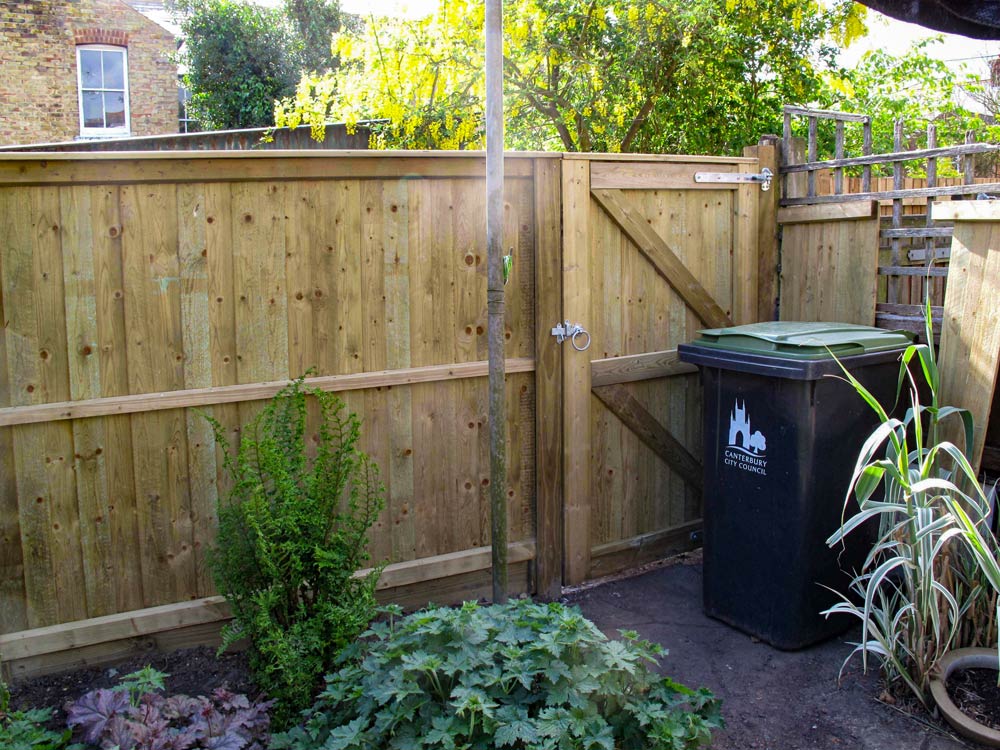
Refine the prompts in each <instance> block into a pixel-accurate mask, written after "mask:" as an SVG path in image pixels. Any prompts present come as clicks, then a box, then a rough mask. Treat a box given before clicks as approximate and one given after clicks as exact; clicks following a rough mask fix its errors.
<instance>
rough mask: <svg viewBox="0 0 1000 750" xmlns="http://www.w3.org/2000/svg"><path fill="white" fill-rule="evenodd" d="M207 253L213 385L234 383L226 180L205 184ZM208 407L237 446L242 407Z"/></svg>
mask: <svg viewBox="0 0 1000 750" xmlns="http://www.w3.org/2000/svg"><path fill="white" fill-rule="evenodd" d="M205 252H206V253H207V254H208V257H207V260H208V265H207V269H206V270H207V273H208V282H207V283H208V304H209V307H208V346H209V355H210V356H211V366H212V385H235V384H236V383H237V382H239V377H238V372H237V355H236V289H235V287H234V278H235V277H234V267H233V266H234V254H233V205H232V188H231V186H230V185H229V184H227V183H221V182H215V183H208V184H206V185H205ZM206 411H207V413H209V414H210V415H211V416H212V418H213V419H215V420H216V422H217V423H218V426H219V429H220V430H221V432H222V434H223V436H224V438H225V441H226V442H227V443H228V445H229V448H230V449H231V450H235V448H236V445H237V444H238V442H239V436H240V419H239V406H238V405H237V404H220V405H217V406H213V407H212V408H211V409H208V410H206ZM216 443H217V444H216V451H215V464H216V492H217V493H218V496H219V497H225V496H226V495H227V494H228V493H229V491H230V490H231V488H232V482H231V480H230V478H229V476H228V474H227V473H226V470H225V467H224V458H223V450H224V448H223V446H222V445H219V444H218V441H216ZM196 541H197V540H196Z"/></svg>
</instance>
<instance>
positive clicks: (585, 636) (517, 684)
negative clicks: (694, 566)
mask: <svg viewBox="0 0 1000 750" xmlns="http://www.w3.org/2000/svg"><path fill="white" fill-rule="evenodd" d="M395 614H398V610H396V611H395ZM622 635H623V637H624V639H625V640H623V641H611V640H608V639H607V638H606V637H605V636H604V635H603V634H602V633H601V632H600V631H599V630H598V629H597V627H596V626H595V625H594V624H593V623H592V622H590V621H589V620H587V619H586V618H584V617H583V615H581V614H580V612H579V610H577V609H574V608H568V607H564V606H562V605H560V604H535V603H533V602H531V601H530V600H527V599H521V600H515V601H511V602H508V603H507V604H503V605H493V606H488V607H480V606H478V605H476V604H475V603H472V602H467V603H466V604H465V605H463V606H462V607H461V608H458V609H450V608H431V609H427V610H424V611H421V612H417V613H415V614H412V615H410V616H408V617H405V618H403V619H401V620H396V619H395V618H394V617H393V618H390V619H389V620H388V621H383V622H379V623H376V624H375V625H374V626H373V627H372V628H371V629H370V630H369V631H368V632H367V633H365V637H366V640H364V641H363V642H359V643H358V644H357V645H356V646H354V647H353V648H352V649H351V650H350V651H348V652H345V654H344V655H343V656H342V658H341V660H340V663H341V668H340V669H339V671H337V672H336V673H334V674H332V675H330V676H329V677H327V685H326V690H325V691H324V692H323V693H321V694H320V696H319V698H318V699H317V702H316V704H315V705H314V706H313V707H312V709H311V710H310V711H308V712H307V713H306V714H305V723H304V725H303V726H299V727H296V728H294V729H292V730H291V731H289V732H287V733H286V734H284V735H279V736H276V737H275V738H274V739H273V743H272V748H274V750H281V749H284V750H318V749H319V748H323V750H348V749H350V750H355V749H356V750H362V749H364V750H370V749H374V748H391V749H396V748H400V749H402V748H413V747H437V748H441V749H442V750H455V749H456V748H469V749H470V750H487V749H490V750H492V749H493V748H503V747H513V748H519V749H520V748H523V749H524V750H529V749H530V750H536V749H537V750H543V749H544V750H555V748H559V750H571V749H576V748H581V749H582V748H594V749H598V748H600V749H602V750H631V749H633V748H634V749H635V750H638V749H639V748H644V749H645V748H663V749H667V748H694V747H698V746H700V745H703V744H706V743H707V742H708V741H709V739H710V732H711V730H712V729H714V728H717V727H721V726H722V719H721V717H720V714H719V702H718V701H717V700H716V699H715V698H714V697H713V696H712V694H711V693H710V692H708V691H707V690H704V689H701V690H692V689H690V688H687V687H684V686H683V685H680V684H678V683H676V682H674V681H673V680H671V679H669V678H667V677H660V676H658V675H656V674H655V673H654V672H653V671H652V670H651V669H650V665H651V664H655V663H656V658H657V657H658V656H660V655H662V654H663V653H665V652H664V651H663V649H662V648H661V647H660V646H657V645H655V644H651V643H648V642H646V641H642V640H639V639H638V635H637V634H636V633H634V632H623V633H622Z"/></svg>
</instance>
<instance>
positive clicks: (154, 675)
mask: <svg viewBox="0 0 1000 750" xmlns="http://www.w3.org/2000/svg"><path fill="white" fill-rule="evenodd" d="M169 676H170V675H168V674H164V673H163V672H161V671H160V670H158V669H155V668H153V667H151V666H149V665H148V664H147V665H146V666H145V667H143V668H142V669H140V670H138V671H136V672H131V673H129V674H127V675H125V676H124V677H122V678H121V680H119V681H118V684H117V685H116V686H115V687H113V688H112V690H114V691H115V692H119V693H127V694H128V700H129V703H131V704H132V705H133V706H137V705H139V699H140V698H141V697H142V696H143V695H145V694H146V693H155V692H157V691H158V690H166V688H167V684H166V679H167V677H169Z"/></svg>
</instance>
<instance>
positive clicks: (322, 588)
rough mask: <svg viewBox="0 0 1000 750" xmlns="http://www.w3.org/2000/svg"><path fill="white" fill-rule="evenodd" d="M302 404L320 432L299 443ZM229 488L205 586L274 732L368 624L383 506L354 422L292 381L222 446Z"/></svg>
mask: <svg viewBox="0 0 1000 750" xmlns="http://www.w3.org/2000/svg"><path fill="white" fill-rule="evenodd" d="M307 398H312V399H315V401H316V402H317V403H318V406H319V416H320V420H319V424H318V427H317V429H316V432H315V434H314V435H312V436H310V437H309V438H308V442H309V443H313V445H312V450H311V451H310V450H309V448H308V447H307V435H306V414H307ZM212 425H213V427H214V429H215V434H216V438H217V439H218V440H219V442H220V443H221V444H222V446H223V448H224V450H225V455H226V458H225V467H226V470H227V471H228V473H229V474H230V476H231V478H232V481H233V488H232V491H231V493H230V495H229V498H228V500H224V501H220V503H219V531H218V536H217V539H216V543H215V545H214V546H213V548H212V549H211V550H210V553H209V558H208V561H209V565H210V567H211V570H212V573H213V576H214V579H215V584H216V587H217V588H218V590H219V592H220V593H221V594H223V595H224V596H225V597H226V599H227V600H228V601H229V604H230V606H231V607H232V611H233V622H232V624H231V626H229V627H228V628H226V630H225V632H224V641H223V648H224V647H225V646H227V645H229V644H231V643H232V642H234V641H236V640H238V639H240V638H243V637H246V638H249V640H250V646H251V648H250V665H251V668H252V670H253V672H254V676H255V678H256V680H257V683H258V684H259V685H260V686H261V688H263V689H264V690H265V691H266V692H267V693H268V694H269V695H270V696H271V697H272V698H274V699H276V700H277V702H278V705H277V707H276V710H275V714H274V720H275V723H276V725H278V726H281V725H282V724H283V723H284V722H287V721H289V720H290V719H292V718H293V717H294V716H296V715H297V714H298V712H299V711H301V710H302V709H304V708H306V707H307V706H308V705H309V704H310V703H311V701H312V699H313V696H314V695H315V694H316V691H317V690H318V689H319V688H320V686H321V684H322V678H323V674H324V673H325V672H326V671H328V670H329V669H330V668H331V667H332V666H333V663H334V659H335V657H336V656H337V654H338V653H339V652H340V650H341V649H343V648H344V647H345V646H346V645H348V644H349V643H351V642H352V641H353V640H354V639H355V638H356V637H357V635H358V634H359V633H360V632H361V631H362V630H364V629H365V628H366V627H367V626H368V623H369V622H371V619H372V617H373V616H374V614H375V607H376V603H375V596H374V592H375V584H376V582H377V580H378V576H379V574H380V572H381V569H380V568H375V569H374V570H373V571H372V572H370V573H369V574H368V575H365V576H355V573H356V572H357V571H358V570H359V569H360V568H361V567H362V566H363V564H364V563H365V562H366V561H367V560H368V554H367V533H368V529H369V528H370V527H371V525H372V523H373V522H374V520H375V517H376V515H377V514H378V513H379V511H380V510H381V509H382V507H383V487H382V484H381V482H380V481H379V479H378V469H377V467H376V466H375V465H374V464H373V463H372V462H371V461H369V459H368V457H367V456H366V455H365V454H364V453H362V452H361V451H360V450H359V449H358V446H357V443H358V438H359V435H360V421H359V420H358V418H357V416H356V415H354V414H350V413H347V412H346V409H345V407H344V404H343V402H342V401H341V400H340V399H339V398H337V397H336V396H335V395H334V394H332V393H325V392H323V391H319V390H317V389H311V388H307V387H305V385H304V382H303V378H299V379H298V380H295V381H293V382H292V383H291V384H290V385H288V386H287V387H286V388H284V389H282V390H281V391H280V392H279V393H278V394H277V395H276V396H275V397H274V399H273V400H272V401H271V402H270V403H269V404H268V405H267V407H265V408H264V410H263V411H262V412H261V414H260V415H259V416H258V417H257V418H256V419H255V420H254V421H253V422H251V423H250V424H249V425H247V426H246V427H245V428H244V430H243V437H242V440H241V442H240V446H239V451H238V453H236V455H234V454H233V452H232V451H231V450H230V449H229V446H228V445H227V443H226V439H225V436H224V434H223V431H222V427H221V425H219V424H218V423H217V422H215V421H214V420H213V421H212Z"/></svg>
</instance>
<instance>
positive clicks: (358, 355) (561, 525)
mask: <svg viewBox="0 0 1000 750" xmlns="http://www.w3.org/2000/svg"><path fill="white" fill-rule="evenodd" d="M757 166H758V163H757V160H756V159H752V158H746V159H711V158H705V157H698V158H696V159H694V158H690V157H688V158H685V157H649V158H642V157H630V158H618V157H614V156H589V157H587V156H574V157H573V158H570V157H569V156H568V155H567V156H566V157H565V158H563V156H562V155H559V154H519V155H511V156H510V157H509V158H507V160H506V186H505V210H506V219H505V232H504V234H505V245H506V247H508V248H510V251H511V252H512V253H513V256H514V265H513V272H512V277H511V281H510V283H509V284H508V286H507V323H506V327H507V342H506V351H507V357H508V360H507V370H508V373H509V375H508V379H507V383H508V385H507V395H508V404H509V405H508V415H509V416H508V424H507V434H508V439H509V446H510V447H509V453H508V456H509V457H508V478H507V485H506V488H505V489H506V491H507V496H508V499H509V502H508V514H509V518H510V532H511V533H510V538H511V540H512V543H511V551H510V559H511V561H512V570H511V581H512V588H513V590H514V591H530V592H537V593H541V594H543V595H553V594H556V593H558V591H559V587H560V585H561V584H562V583H564V582H577V581H580V580H583V579H585V578H587V577H592V576H596V575H601V574H604V573H605V572H612V571H614V570H617V569H620V568H622V567H625V566H628V565H630V564H634V563H635V562H638V561H641V560H643V559H647V558H648V557H649V556H651V555H656V554H662V553H664V552H665V551H668V550H670V549H681V548H686V547H690V546H692V545H693V544H695V543H696V539H695V538H694V537H693V536H692V534H693V533H696V532H697V530H698V528H699V519H700V507H701V506H700V487H699V485H700V473H699V472H700V469H699V464H698V459H697V456H698V455H699V452H700V440H701V437H700V389H699V387H698V385H697V382H696V380H695V378H694V377H693V376H692V375H691V372H692V368H689V367H687V366H684V365H681V364H679V363H678V362H677V360H676V353H675V351H674V349H675V348H676V345H677V343H679V342H681V341H685V340H687V339H689V338H691V337H692V336H693V335H694V333H695V331H696V329H697V328H699V327H703V326H704V325H718V324H724V323H727V322H729V321H734V322H746V321H749V320H752V319H755V315H756V314H757V309H756V307H757V297H756V292H757V288H758V276H759V272H758V258H757V244H758V242H757V233H758V221H757V212H758V209H759V206H758V198H757V195H758V192H759V186H757V185H753V184H748V183H742V184H735V183H734V184H723V185H711V184H710V185H698V184H696V183H695V181H694V173H695V172H696V171H699V170H708V171H713V172H729V173H733V174H740V173H742V174H744V175H745V174H746V173H748V172H753V171H756V170H757ZM483 175H484V159H483V157H482V155H481V154H469V153H434V154H424V153H413V152H409V153H396V154H387V153H384V152H383V153H371V152H367V153H357V152H340V153H337V154H333V153H326V154H324V153H318V152H312V153H303V152H280V153H279V152H261V153H242V154H209V153H185V154H137V155H120V154H87V155H81V154H75V155H70V154H46V155H44V156H42V155H37V154H35V155H28V154H17V155H8V156H5V157H3V159H0V318H2V320H3V321H4V327H3V335H2V336H0V539H2V545H0V655H2V656H3V658H4V659H5V660H7V664H6V668H7V670H8V671H9V672H11V673H13V674H29V673H32V672H38V671H45V670H51V669H54V668H58V667H60V666H64V665H68V664H74V663H80V662H81V661H91V660H94V661H100V660H104V659H107V658H113V657H117V656H121V655H123V654H126V653H129V652H130V651H134V650H135V649H136V648H144V647H149V646H150V645H153V646H158V647H167V648H169V647H174V646H176V645H180V644H184V643H190V642H197V641H204V640H206V639H208V640H210V639H211V638H212V637H213V636H214V634H215V633H216V632H217V630H218V627H219V624H220V622H221V621H222V620H224V619H225V617H226V616H227V612H226V609H225V607H224V604H223V603H222V602H221V601H220V600H219V598H218V597H215V596H213V595H214V593H215V592H214V590H213V588H212V584H211V580H210V577H209V575H208V573H207V571H206V566H205V550H206V546H207V545H208V544H210V543H211V540H212V536H213V530H214V518H215V506H216V502H217V498H218V497H219V496H220V494H222V493H225V492H226V490H227V482H226V477H225V473H224V471H223V470H222V465H221V453H220V447H219V446H218V445H216V442H215V440H214V438H213V434H212V431H211V430H210V428H209V425H208V423H207V421H206V420H205V419H204V417H203V415H202V413H201V412H205V413H207V414H210V415H212V416H214V417H215V418H216V419H217V420H219V421H220V422H221V423H222V425H223V426H224V428H225V430H226V432H227V434H228V436H229V438H230V441H231V442H233V443H235V442H238V439H239V430H240V427H241V425H243V424H245V423H246V422H247V421H248V420H249V419H250V418H251V417H252V416H253V415H254V414H255V413H257V412H258V410H259V409H260V406H261V404H262V403H263V399H266V398H268V397H270V396H271V395H273V394H274V393H275V392H276V391H277V390H278V389H279V388H280V387H281V386H282V385H283V384H284V383H285V382H287V379H288V378H290V377H295V376H297V375H299V374H302V373H304V372H306V371H307V370H309V369H310V368H312V369H313V374H312V380H311V382H312V383H313V384H315V385H317V386H319V387H321V388H324V389H327V390H335V391H339V392H341V393H342V395H343V397H344V398H345V400H346V402H347V404H348V406H349V407H350V408H351V409H352V410H354V411H356V412H357V413H358V414H359V415H360V416H361V417H362V419H363V437H362V442H363V447H364V448H365V449H366V450H367V451H368V452H369V453H370V454H371V455H372V456H373V457H374V459H375V460H376V461H377V462H378V464H379V465H380V466H381V469H382V478H383V480H384V482H385V484H386V499H387V507H386V509H385V511H384V512H383V513H382V514H381V516H380V517H379V519H378V521H377V523H376V525H375V528H374V531H373V538H372V545H371V547H372V555H373V558H374V559H376V560H387V561H389V562H390V563H391V564H390V565H389V567H388V568H387V569H386V571H385V573H384V575H383V577H382V579H381V582H380V595H381V596H382V597H383V598H386V599H392V600H395V601H400V602H403V603H405V604H411V605H413V604H420V603H423V602H426V601H428V600H433V601H438V602H446V601H454V600H459V599H462V598H476V597H479V596H482V595H484V594H486V593H487V592H488V591H489V573H488V568H489V565H490V556H489V549H488V547H487V545H488V544H489V532H488V529H489V518H488V513H489V502H488V493H489V487H488V483H489V478H488V477H489V454H488V438H487V435H488V433H487V424H486V419H487V417H486V412H487V405H486V403H487V401H486V400H487V392H486V374H487V369H486V362H485V360H486V334H485V328H486V306H485V300H486V294H485V290H486V279H485V240H484V236H483V235H484V232H483V226H484V221H485V202H484V201H485V195H484V190H483ZM771 288H773V283H771ZM565 320H570V322H572V323H580V324H582V325H584V326H585V327H586V328H587V329H588V330H589V332H590V334H591V337H592V344H591V347H590V349H589V350H587V351H586V352H579V351H576V350H574V349H572V348H570V344H569V343H568V342H567V343H564V344H558V343H556V340H555V339H554V338H553V337H552V335H551V329H552V327H553V326H555V325H556V324H557V323H559V322H561V321H565ZM591 393H593V395H594V396H595V397H596V398H592V396H591ZM564 570H565V574H564Z"/></svg>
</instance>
